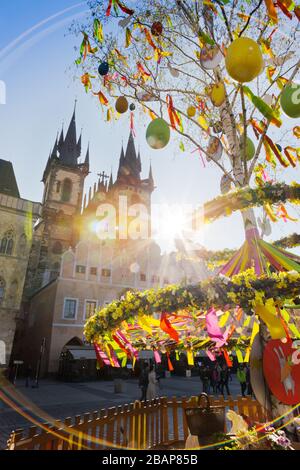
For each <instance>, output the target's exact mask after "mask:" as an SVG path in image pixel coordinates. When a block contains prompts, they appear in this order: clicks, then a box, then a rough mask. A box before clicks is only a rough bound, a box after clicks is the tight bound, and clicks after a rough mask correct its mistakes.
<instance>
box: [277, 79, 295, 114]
mask: <svg viewBox="0 0 300 470" xmlns="http://www.w3.org/2000/svg"><path fill="white" fill-rule="evenodd" d="M280 104H281V107H282V109H283V111H284V112H285V114H286V115H287V116H289V117H291V118H299V117H300V85H299V84H297V83H289V84H287V85H286V86H285V87H284V89H283V91H282V94H281V98H280Z"/></svg>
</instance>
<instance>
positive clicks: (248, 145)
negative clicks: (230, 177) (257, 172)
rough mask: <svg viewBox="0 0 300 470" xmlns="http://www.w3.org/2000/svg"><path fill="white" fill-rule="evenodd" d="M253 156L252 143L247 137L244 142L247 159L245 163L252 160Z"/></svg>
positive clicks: (253, 147)
mask: <svg viewBox="0 0 300 470" xmlns="http://www.w3.org/2000/svg"><path fill="white" fill-rule="evenodd" d="M254 155H255V146H254V143H253V142H252V140H251V139H249V137H247V140H246V159H247V161H249V160H252V158H253V157H254Z"/></svg>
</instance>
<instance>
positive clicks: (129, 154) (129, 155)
mask: <svg viewBox="0 0 300 470" xmlns="http://www.w3.org/2000/svg"><path fill="white" fill-rule="evenodd" d="M125 159H126V160H127V161H128V162H130V163H131V164H136V160H137V158H136V151H135V145H134V138H133V134H132V131H130V134H129V139H128V144H127V149H126V154H125Z"/></svg>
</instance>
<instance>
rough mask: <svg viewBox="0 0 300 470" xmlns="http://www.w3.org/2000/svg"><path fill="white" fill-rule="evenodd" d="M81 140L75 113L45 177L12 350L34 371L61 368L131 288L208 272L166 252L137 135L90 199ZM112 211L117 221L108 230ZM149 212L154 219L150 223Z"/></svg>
mask: <svg viewBox="0 0 300 470" xmlns="http://www.w3.org/2000/svg"><path fill="white" fill-rule="evenodd" d="M81 144H82V143H81V137H79V139H77V133H76V117H75V111H74V113H73V116H72V119H71V122H70V125H69V128H68V131H67V133H66V135H65V136H64V134H63V132H61V135H60V137H59V138H57V140H56V142H55V145H54V149H53V151H52V152H51V154H50V156H49V159H48V161H47V164H46V168H45V171H44V174H43V183H44V195H43V201H42V204H41V206H40V213H39V218H38V220H37V221H36V223H35V226H34V231H33V238H32V246H31V250H30V253H29V255H28V267H27V273H26V280H25V286H24V292H23V320H22V323H20V324H19V328H18V331H17V334H16V340H15V344H14V351H13V356H14V359H18V360H23V361H24V363H26V364H27V365H30V366H31V367H32V369H35V368H36V364H37V363H38V362H39V361H40V362H41V373H42V374H46V373H56V372H57V371H58V368H59V360H60V356H61V353H62V351H64V348H65V347H66V346H67V345H68V344H84V333H83V329H84V323H85V321H86V319H87V318H88V317H89V316H91V315H92V314H93V313H94V312H95V311H96V310H97V308H100V307H102V306H104V305H105V304H106V303H109V302H111V301H112V300H113V299H116V298H119V297H120V296H121V295H122V293H123V292H124V291H125V290H127V289H140V290H144V289H146V288H150V287H153V288H157V287H160V286H163V285H166V284H169V283H178V282H182V280H183V279H185V281H186V282H197V281H199V280H201V279H203V278H205V277H206V276H207V273H206V269H205V267H204V265H203V263H201V262H200V260H199V259H197V260H194V261H192V260H191V259H189V260H182V259H181V260H178V256H177V254H176V253H171V254H164V255H162V254H161V250H160V247H159V246H158V245H157V244H156V243H155V242H154V241H153V240H152V239H151V195H152V193H153V191H154V189H155V184H154V178H153V174H152V169H151V165H150V170H149V173H148V177H147V178H142V176H141V174H142V163H141V156H140V154H139V153H138V154H137V152H136V148H135V143H134V138H133V135H132V134H130V136H129V140H128V144H127V147H126V149H125V150H124V149H123V148H122V149H121V153H120V157H119V167H118V172H117V175H116V178H115V179H114V178H113V175H112V174H111V175H110V177H108V176H106V175H105V173H102V174H101V175H100V177H99V180H98V182H97V183H96V184H95V185H94V186H93V188H90V189H89V191H88V193H87V195H85V196H84V182H85V178H86V177H87V175H88V174H89V172H90V156H89V149H87V152H86V153H85V155H84V159H83V160H82V158H81V156H82V149H81ZM80 159H81V161H82V163H80ZM125 203H126V210H124V204H125ZM111 211H112V215H113V219H114V221H116V223H114V224H112V227H109V225H110V223H109V221H110V218H109V216H108V213H110V212H111ZM143 211H144V213H145V212H146V214H147V215H148V219H149V220H148V221H147V222H148V224H147V225H145V226H144V227H142V226H143V216H141V214H142V212H143ZM99 225H100V227H102V229H103V230H102V231H101V234H100V233H99ZM124 227H125V228H126V230H127V232H126V233H125V234H124ZM145 227H146V231H145ZM112 228H113V230H114V233H113V236H109V235H111V229H112ZM130 228H131V231H132V233H131V235H130V234H129V231H130ZM105 232H107V233H105ZM41 350H42V351H43V354H42V358H41Z"/></svg>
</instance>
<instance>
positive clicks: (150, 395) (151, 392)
mask: <svg viewBox="0 0 300 470" xmlns="http://www.w3.org/2000/svg"><path fill="white" fill-rule="evenodd" d="M156 385H157V380H156V372H155V370H154V366H153V365H152V364H151V366H150V369H149V374H148V388H147V400H153V399H154V398H156Z"/></svg>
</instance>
